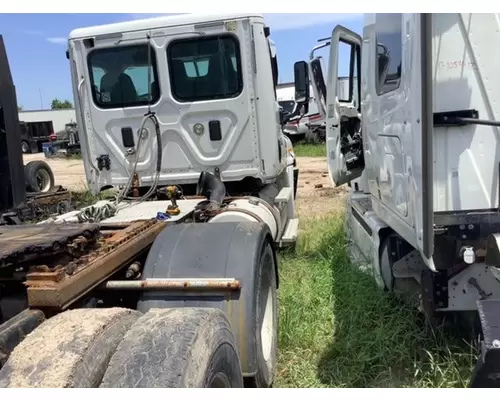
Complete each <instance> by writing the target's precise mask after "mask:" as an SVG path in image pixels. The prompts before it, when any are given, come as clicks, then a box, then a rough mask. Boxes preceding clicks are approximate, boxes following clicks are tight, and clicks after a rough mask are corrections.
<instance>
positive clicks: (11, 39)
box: [0, 13, 362, 110]
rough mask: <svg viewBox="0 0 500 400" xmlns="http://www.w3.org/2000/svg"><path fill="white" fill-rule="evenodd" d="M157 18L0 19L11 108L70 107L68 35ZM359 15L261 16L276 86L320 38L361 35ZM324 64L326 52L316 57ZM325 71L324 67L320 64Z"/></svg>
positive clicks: (344, 64)
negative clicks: (338, 31)
mask: <svg viewBox="0 0 500 400" xmlns="http://www.w3.org/2000/svg"><path fill="white" fill-rule="evenodd" d="M158 15H160V14H0V27H1V28H0V34H2V35H3V37H4V42H5V47H6V50H7V56H8V58H9V63H10V68H11V72H12V76H13V79H14V84H15V85H16V92H17V102H18V104H19V105H20V106H22V107H23V109H24V110H39V109H47V108H50V104H51V102H52V100H53V99H55V98H58V99H59V100H70V101H71V102H73V93H72V89H71V79H70V71H69V62H68V60H67V59H66V54H65V52H66V46H67V37H68V34H69V33H70V32H71V31H72V30H73V29H76V28H82V27H87V26H93V25H103V24H110V23H115V22H123V21H129V20H132V19H141V18H150V17H153V16H158ZM361 16H362V14H326V13H325V14H264V18H265V20H266V23H267V25H268V26H269V27H270V28H271V38H272V40H273V41H274V42H275V43H276V47H277V54H278V66H279V81H280V83H283V82H292V81H293V64H294V63H295V62H296V61H299V60H308V58H309V52H310V51H311V49H312V48H313V47H314V46H315V45H316V44H317V40H318V39H320V38H325V37H330V36H331V33H332V30H333V28H334V27H335V25H337V24H342V25H344V26H345V27H347V28H349V29H351V30H353V31H355V32H358V33H361V31H362V19H361ZM318 54H319V55H322V56H323V57H325V62H326V61H327V60H328V52H327V51H326V50H323V51H320V52H319V53H318ZM340 64H341V66H340V71H339V72H340V74H347V71H348V60H347V57H346V56H345V55H343V54H341V57H340ZM325 65H326V64H325Z"/></svg>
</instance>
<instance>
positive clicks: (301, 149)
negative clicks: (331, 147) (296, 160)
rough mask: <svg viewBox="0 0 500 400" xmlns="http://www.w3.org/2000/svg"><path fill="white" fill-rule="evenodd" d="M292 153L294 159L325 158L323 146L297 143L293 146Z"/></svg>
mask: <svg viewBox="0 0 500 400" xmlns="http://www.w3.org/2000/svg"><path fill="white" fill-rule="evenodd" d="M293 151H294V152H295V156H296V157H326V148H325V145H324V144H308V143H304V142H298V143H295V144H294V145H293Z"/></svg>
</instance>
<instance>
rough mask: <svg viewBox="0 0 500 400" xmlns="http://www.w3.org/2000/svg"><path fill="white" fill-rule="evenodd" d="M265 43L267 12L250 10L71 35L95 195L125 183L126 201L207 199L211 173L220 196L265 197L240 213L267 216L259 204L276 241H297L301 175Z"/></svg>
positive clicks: (120, 25) (76, 87) (273, 64)
mask: <svg viewBox="0 0 500 400" xmlns="http://www.w3.org/2000/svg"><path fill="white" fill-rule="evenodd" d="M269 36H270V29H269V28H268V27H266V25H265V23H264V18H263V16H262V15H259V14H254V13H247V14H244V13H241V14H207V15H205V14H185V15H176V16H168V17H159V18H151V19H145V20H135V21H130V22H123V23H117V24H111V25H104V26H96V27H88V28H82V29H76V30H74V31H72V32H71V33H70V36H69V42H68V46H69V49H68V52H67V56H68V58H69V60H70V64H71V77H72V83H73V92H74V97H75V108H76V113H77V120H78V126H79V127H81V128H80V142H81V147H82V155H83V158H84V165H85V172H86V176H87V181H88V185H89V187H90V188H91V190H92V191H94V192H96V193H97V192H99V191H100V190H102V189H104V188H109V187H124V189H123V191H124V193H125V196H128V197H125V199H127V200H130V195H128V192H129V189H130V188H132V187H134V188H135V190H136V194H137V193H143V192H144V191H147V192H146V195H144V196H143V197H141V199H143V198H144V197H148V196H150V195H151V194H154V191H155V189H156V188H158V187H162V186H168V185H176V186H180V187H181V188H182V193H183V194H184V195H196V194H197V195H199V194H200V193H198V192H199V189H200V184H201V182H200V179H201V176H202V174H204V173H205V174H206V173H209V174H211V175H214V176H215V177H216V179H217V180H219V181H220V182H222V183H223V185H224V187H225V189H224V190H225V193H222V195H227V196H230V197H231V196H232V197H242V196H254V197H257V198H260V199H262V200H264V202H265V204H261V205H260V206H256V205H255V204H253V203H252V204H247V205H246V206H245V207H247V208H248V209H245V210H246V211H245V210H244V212H243V211H242V212H241V213H239V214H238V213H236V214H237V215H238V218H243V219H248V218H250V219H252V220H255V219H257V220H262V218H257V216H256V215H257V214H259V213H257V212H256V210H255V207H260V208H261V209H262V210H264V208H266V205H267V206H269V207H267V211H265V212H264V214H266V215H267V217H266V218H268V217H269V215H271V216H270V218H271V220H273V219H275V221H274V222H272V223H271V225H272V226H271V230H272V231H273V232H276V235H275V238H276V241H277V242H280V243H282V242H293V241H294V240H295V238H296V234H297V224H298V220H297V219H296V218H295V211H294V197H295V193H296V187H297V185H296V183H297V177H298V169H297V168H296V163H295V156H294V153H293V147H292V144H291V142H290V140H289V139H288V138H286V137H285V135H284V134H283V133H282V132H281V129H280V126H281V123H282V122H283V121H282V115H281V113H280V112H279V107H278V101H277V98H276V85H277V82H278V64H277V56H276V48H275V46H274V43H273V42H272V41H271V39H270V37H269ZM205 176H206V175H205ZM247 200H248V199H247ZM247 200H245V202H247ZM248 201H249V200H248ZM245 204H246V203H245ZM241 207H242V206H241V204H238V208H239V209H241ZM269 213H270V214H269ZM236 214H235V213H232V214H225V217H224V218H226V219H227V218H229V216H231V218H233V217H234V216H235V215H236ZM244 214H245V215H244ZM268 214H269V215H268ZM218 218H219V217H218ZM266 218H264V220H265V219H266ZM214 219H215V218H214ZM219 219H220V218H219Z"/></svg>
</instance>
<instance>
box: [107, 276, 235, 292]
mask: <svg viewBox="0 0 500 400" xmlns="http://www.w3.org/2000/svg"><path fill="white" fill-rule="evenodd" d="M102 287H103V289H108V290H161V291H170V290H172V291H221V290H224V291H234V290H240V289H241V284H240V282H239V281H237V280H236V279H227V278H221V279H182V278H181V279H145V280H141V281H108V282H106V283H105V284H104V285H103V286H102Z"/></svg>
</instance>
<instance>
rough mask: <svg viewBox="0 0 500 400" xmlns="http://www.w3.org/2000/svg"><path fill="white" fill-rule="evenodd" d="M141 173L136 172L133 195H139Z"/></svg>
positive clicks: (133, 181)
mask: <svg viewBox="0 0 500 400" xmlns="http://www.w3.org/2000/svg"><path fill="white" fill-rule="evenodd" d="M139 186H140V183H139V175H137V173H134V177H133V180H132V197H139Z"/></svg>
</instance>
